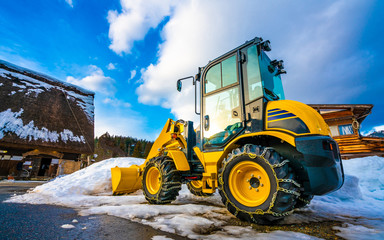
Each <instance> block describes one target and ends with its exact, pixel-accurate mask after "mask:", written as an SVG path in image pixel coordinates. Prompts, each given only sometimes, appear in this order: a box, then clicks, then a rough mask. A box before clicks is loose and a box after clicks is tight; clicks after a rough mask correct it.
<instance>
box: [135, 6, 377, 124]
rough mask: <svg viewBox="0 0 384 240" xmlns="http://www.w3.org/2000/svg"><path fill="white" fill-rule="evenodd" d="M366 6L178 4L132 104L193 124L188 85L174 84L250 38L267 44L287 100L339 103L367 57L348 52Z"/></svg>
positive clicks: (353, 90) (354, 88)
mask: <svg viewBox="0 0 384 240" xmlns="http://www.w3.org/2000/svg"><path fill="white" fill-rule="evenodd" d="M370 5H371V3H366V2H362V1H358V0H352V1H347V0H338V1H331V0H328V1H321V2H318V1H307V2H305V3H303V2H300V1H293V2H291V1H290V2H287V1H283V0H280V1H274V2H261V1H246V0H240V1H230V0H225V1H223V0H212V1H204V0H194V1H184V2H183V4H179V5H177V6H175V9H174V12H173V14H172V16H171V18H170V20H169V22H168V23H167V24H166V25H165V27H164V29H163V31H162V38H163V43H162V44H161V45H160V48H159V49H160V50H159V53H158V55H159V59H158V62H157V63H154V64H151V65H150V66H148V67H147V68H146V69H145V71H144V72H143V74H142V81H143V83H142V85H140V86H139V87H138V89H137V91H136V92H137V94H138V96H139V101H140V102H142V103H145V104H155V105H161V106H163V107H167V108H171V111H172V113H174V114H175V115H176V116H177V117H178V118H184V119H196V116H195V114H194V100H193V95H194V91H193V88H192V84H190V83H187V82H184V89H183V92H182V93H178V92H177V91H176V89H175V88H176V80H177V79H178V78H181V77H185V76H190V75H194V74H195V73H196V72H197V67H201V66H204V65H206V64H207V63H208V60H212V59H214V58H215V57H218V56H220V55H221V54H223V53H225V52H226V51H228V50H230V49H232V48H234V47H236V46H238V45H240V44H242V43H243V42H244V41H246V40H249V39H252V38H253V37H255V36H260V37H263V38H264V39H270V40H271V42H272V47H273V51H272V52H271V54H270V56H271V58H278V59H284V61H285V65H286V69H287V71H288V74H287V75H283V79H284V80H283V81H284V86H285V90H286V96H287V98H289V99H293V100H299V101H303V102H307V103H317V102H321V103H331V102H342V101H346V100H348V99H350V98H352V97H353V96H356V95H357V94H359V93H361V91H362V89H363V87H362V86H361V83H359V82H358V80H359V79H360V77H362V74H364V70H365V69H364V66H365V65H367V64H368V63H369V61H370V54H369V53H367V52H360V51H355V50H354V48H353V47H354V46H355V45H354V44H355V43H353V42H351V40H353V39H354V37H355V36H356V35H358V34H359V31H360V30H361V29H362V26H363V21H361V20H362V19H363V17H364V16H365V14H366V13H367V10H368V9H369V7H370ZM131 39H133V38H131ZM351 83H353V84H351ZM346 86H348V87H346ZM319 93H321V94H319Z"/></svg>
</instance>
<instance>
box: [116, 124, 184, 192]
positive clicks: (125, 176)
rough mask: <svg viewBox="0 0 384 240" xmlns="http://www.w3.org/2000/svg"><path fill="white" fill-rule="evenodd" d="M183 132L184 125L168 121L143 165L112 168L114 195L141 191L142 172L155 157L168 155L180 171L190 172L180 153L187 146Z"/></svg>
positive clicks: (182, 154)
mask: <svg viewBox="0 0 384 240" xmlns="http://www.w3.org/2000/svg"><path fill="white" fill-rule="evenodd" d="M183 132H184V125H183V124H182V123H179V122H177V121H173V120H172V119H168V121H167V123H166V124H165V126H164V128H163V130H162V131H161V133H160V135H159V137H158V138H157V139H156V141H155V142H154V143H153V146H152V148H151V151H150V152H149V154H148V157H147V159H146V160H145V162H144V163H143V164H142V165H140V166H137V165H133V166H131V167H129V168H119V167H115V168H111V178H112V192H113V194H114V195H116V194H123V193H131V192H134V191H136V190H139V189H141V187H142V172H143V169H144V167H145V165H146V164H147V161H148V160H149V159H152V158H154V157H158V156H162V155H165V154H166V153H167V154H168V156H170V157H171V158H172V159H173V160H174V162H175V165H176V167H177V168H178V170H180V171H188V170H189V164H188V161H187V159H186V157H185V154H184V153H183V152H182V151H180V149H183V148H186V146H187V143H186V142H185V139H184V137H183V136H182V135H181V134H182V133H183ZM152 185H153V184H152Z"/></svg>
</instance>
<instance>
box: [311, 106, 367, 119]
mask: <svg viewBox="0 0 384 240" xmlns="http://www.w3.org/2000/svg"><path fill="white" fill-rule="evenodd" d="M308 105H309V106H311V107H312V108H314V109H315V110H317V111H318V112H319V113H320V114H321V115H322V117H323V118H324V120H325V121H340V120H343V119H353V118H354V119H356V120H357V121H358V122H359V123H361V122H362V121H364V119H365V118H366V117H367V116H368V115H369V114H371V111H372V108H373V105H372V104H308Z"/></svg>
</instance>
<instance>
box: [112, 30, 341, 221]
mask: <svg viewBox="0 0 384 240" xmlns="http://www.w3.org/2000/svg"><path fill="white" fill-rule="evenodd" d="M270 50H271V47H270V42H269V41H263V40H262V39H261V38H255V39H253V40H251V41H248V42H246V43H245V44H243V45H241V46H239V47H237V48H235V49H233V50H232V51H229V52H228V53H226V54H224V55H222V56H220V57H218V58H216V59H215V60H213V61H210V62H209V63H208V64H207V65H206V66H205V67H203V68H199V71H198V74H197V75H196V76H195V77H188V78H191V79H192V82H193V85H194V86H195V95H196V96H195V112H196V114H199V115H200V125H199V127H197V128H196V129H194V127H193V122H191V121H183V120H178V121H173V120H171V119H169V120H168V121H167V123H166V124H165V126H164V128H163V130H162V132H161V133H160V136H159V137H158V139H157V140H156V141H155V142H154V144H153V147H152V149H151V151H150V153H149V155H148V158H147V159H146V161H145V163H144V164H143V165H141V166H131V167H130V168H118V167H116V168H113V169H112V188H113V193H114V194H120V193H129V192H133V191H136V190H137V189H140V188H142V189H143V192H144V195H145V198H146V199H147V200H148V202H150V203H151V204H166V203H171V202H172V201H173V200H175V199H176V197H177V196H178V192H179V190H180V189H181V185H182V184H187V186H188V189H189V190H190V191H191V193H192V194H195V195H198V196H202V197H209V196H210V195H212V194H213V193H214V192H215V191H216V189H218V191H219V194H220V195H221V198H222V201H223V203H224V205H225V206H226V208H227V209H228V210H229V212H231V213H232V214H233V215H235V216H236V217H237V218H239V219H241V220H243V221H248V222H253V223H258V224H268V223H272V222H275V221H277V220H279V219H282V218H284V217H285V216H287V215H288V214H290V213H292V212H293V210H294V209H295V208H298V207H302V206H305V205H306V204H308V203H309V201H310V200H311V199H312V197H313V195H323V194H326V193H329V192H331V191H335V190H337V189H339V188H340V187H341V186H342V184H343V182H344V173H343V168H342V162H341V158H340V153H339V149H338V146H337V144H336V142H335V141H334V140H333V139H332V138H331V137H330V131H329V127H328V126H327V124H326V123H325V122H324V120H323V118H322V117H321V116H320V114H319V113H318V112H316V111H315V110H314V109H312V108H311V107H309V106H307V105H305V104H303V103H300V102H296V101H291V100H284V98H285V97H284V91H283V87H282V82H281V78H280V76H281V74H283V73H286V72H285V71H284V69H283V68H284V66H283V61H277V60H273V61H271V60H270V58H269V57H268V56H267V54H266V52H268V51H270ZM188 78H183V79H179V80H178V81H177V90H178V91H181V88H182V81H183V80H186V79H188ZM198 90H199V91H198ZM197 92H200V93H199V94H197ZM198 99H199V100H200V101H199V104H197V100H198Z"/></svg>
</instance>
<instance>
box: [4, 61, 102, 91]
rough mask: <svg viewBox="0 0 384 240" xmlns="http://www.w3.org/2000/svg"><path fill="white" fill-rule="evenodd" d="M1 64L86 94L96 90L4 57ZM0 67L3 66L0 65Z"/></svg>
mask: <svg viewBox="0 0 384 240" xmlns="http://www.w3.org/2000/svg"><path fill="white" fill-rule="evenodd" d="M0 65H4V66H6V67H7V68H10V69H12V70H15V71H18V72H21V73H23V72H26V73H29V74H31V75H34V76H35V77H42V78H44V79H46V80H48V81H51V82H55V83H58V84H60V85H63V86H65V87H70V88H74V89H76V90H78V91H80V92H82V93H84V94H88V95H95V92H93V91H90V90H87V89H84V88H82V87H79V86H77V85H74V84H71V83H67V82H64V81H61V80H59V79H56V78H53V77H51V76H48V75H46V74H44V73H39V72H36V71H33V70H31V69H28V68H24V67H20V66H18V65H15V64H13V63H10V62H7V61H4V60H2V59H0ZM0 68H1V66H0Z"/></svg>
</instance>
